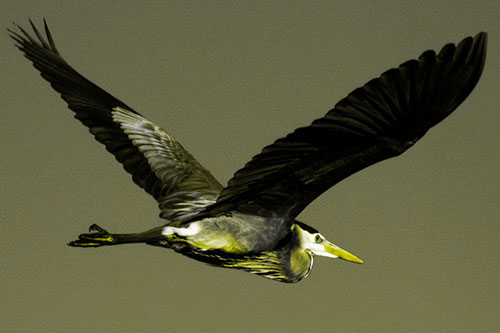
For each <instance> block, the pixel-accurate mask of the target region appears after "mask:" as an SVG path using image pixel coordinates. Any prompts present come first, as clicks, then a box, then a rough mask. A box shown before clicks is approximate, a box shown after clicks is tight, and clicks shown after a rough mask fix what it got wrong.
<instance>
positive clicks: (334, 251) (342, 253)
mask: <svg viewBox="0 0 500 333" xmlns="http://www.w3.org/2000/svg"><path fill="white" fill-rule="evenodd" d="M323 247H324V249H325V252H326V253H328V254H330V255H331V256H335V257H338V258H340V259H344V260H347V261H350V262H354V263H357V264H362V263H363V260H361V259H359V258H358V257H356V256H355V255H354V254H351V253H349V252H347V251H346V250H344V249H342V248H340V247H338V246H337V245H335V244H332V243H330V242H328V241H324V242H323ZM320 255H321V254H320ZM323 255H324V256H326V257H328V255H325V254H323Z"/></svg>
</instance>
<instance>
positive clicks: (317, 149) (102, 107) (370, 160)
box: [9, 21, 486, 282]
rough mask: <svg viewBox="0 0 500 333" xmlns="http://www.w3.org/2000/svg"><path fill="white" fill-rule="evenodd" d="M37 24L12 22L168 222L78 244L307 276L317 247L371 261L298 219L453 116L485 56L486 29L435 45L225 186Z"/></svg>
mask: <svg viewBox="0 0 500 333" xmlns="http://www.w3.org/2000/svg"><path fill="white" fill-rule="evenodd" d="M30 23H31V26H32V28H33V31H34V33H35V35H36V39H35V38H33V37H32V36H31V35H30V34H29V33H27V32H26V31H25V30H24V29H22V28H21V27H19V26H18V28H19V29H20V33H17V32H14V31H12V30H9V32H10V34H11V37H12V38H13V39H14V40H15V42H16V46H17V47H18V48H19V49H20V50H21V51H22V52H23V53H24V55H25V56H26V57H27V58H28V59H29V60H31V61H32V62H33V65H34V67H35V68H37V69H38V70H39V71H40V73H41V75H42V77H43V78H45V79H46V80H47V81H49V82H50V84H51V85H52V87H53V88H54V89H55V90H56V91H58V92H59V93H60V94H61V97H62V98H63V99H64V100H65V101H66V102H67V103H68V107H69V108H70V109H71V110H72V111H74V112H75V118H76V119H78V120H79V121H81V122H82V123H83V124H84V125H85V126H87V127H88V128H89V131H90V133H91V134H92V135H94V137H95V138H96V140H97V141H99V142H100V143H102V144H103V145H104V146H105V147H106V149H107V150H108V151H109V152H110V153H112V154H113V155H114V156H115V158H116V160H117V161H118V162H120V163H121V164H122V165H123V168H124V169H125V171H127V172H128V173H129V174H130V175H131V176H132V179H133V181H134V182H135V183H136V184H137V185H139V186H140V187H141V188H143V189H144V190H145V191H146V192H147V193H149V194H150V195H152V196H153V198H154V199H156V201H157V202H158V205H159V208H160V211H161V213H160V217H161V218H162V219H164V221H165V223H164V225H162V226H160V227H157V228H154V229H151V230H148V231H145V232H140V233H133V234H117V233H109V232H108V231H106V230H105V229H103V228H101V227H99V226H97V225H95V224H94V225H92V226H91V227H90V230H89V233H84V234H81V235H79V237H78V239H77V240H75V241H72V242H70V243H69V245H70V246H74V247H100V246H108V245H118V244H128V243H146V244H148V245H153V246H160V247H166V248H171V249H173V250H175V251H177V252H179V253H181V254H184V255H186V256H188V257H191V258H193V259H196V260H199V261H202V262H205V263H208V264H211V265H214V266H219V267H226V268H236V269H241V270H246V271H249V272H251V273H255V274H258V275H261V276H264V277H267V278H270V279H273V280H276V281H281V282H297V281H300V280H301V279H303V278H304V277H306V276H308V275H309V273H310V271H311V268H312V265H313V256H314V255H319V256H324V257H329V258H341V259H344V260H347V261H350V262H355V263H362V261H361V259H359V258H358V257H356V256H355V255H353V254H351V253H349V252H347V251H345V250H343V249H342V248H340V247H338V246H336V245H335V244H333V243H331V242H329V241H328V240H326V239H325V237H324V236H323V235H321V234H320V233H319V232H318V231H317V230H316V229H314V228H312V227H310V226H308V225H307V224H305V223H302V222H299V221H297V220H296V217H297V216H298V215H299V213H300V212H301V211H302V210H303V209H304V208H305V207H307V205H308V204H309V203H310V202H311V201H313V200H314V199H316V198H317V197H318V196H319V195H321V194H322V193H323V192H324V191H326V190H327V189H329V188H330V187H332V186H333V185H335V184H336V183H338V182H339V181H341V180H342V179H344V178H346V177H348V176H350V175H352V174H353V173H355V172H357V171H359V170H361V169H363V168H365V167H368V166H370V165H372V164H374V163H377V162H379V161H382V160H384V159H387V158H390V157H393V156H397V155H400V154H402V153H403V152H405V151H406V150H407V149H408V148H409V147H411V146H412V145H413V144H414V143H415V142H417V141H418V140H419V139H420V138H421V137H422V136H423V135H424V134H425V133H426V132H427V131H428V130H429V129H430V128H431V127H433V126H434V125H436V124H437V123H439V122H440V121H442V120H443V119H444V118H446V117H447V116H448V115H450V114H451V113H452V112H453V111H454V110H455V109H456V108H457V107H458V105H459V104H460V103H461V102H462V101H463V100H464V99H465V98H466V97H467V96H468V95H469V94H470V93H471V91H472V90H473V88H474V87H475V85H476V83H477V82H478V80H479V78H480V76H481V73H482V70H483V67H484V62H485V56H486V33H483V32H481V33H479V34H477V35H476V36H475V37H474V38H472V37H467V38H465V39H464V40H463V41H462V42H460V43H459V44H458V45H454V44H447V45H445V46H444V47H443V48H442V50H441V51H440V52H439V54H436V53H435V52H434V51H426V52H424V53H423V54H422V55H421V56H420V57H419V58H418V59H415V60H409V61H407V62H405V63H403V64H401V65H400V66H399V67H398V68H394V69H391V70H388V71H386V72H384V73H383V74H382V75H381V76H380V77H378V78H376V79H373V80H371V81H369V82H368V83H367V84H365V85H364V86H362V87H361V88H358V89H356V90H354V91H353V92H351V93H350V94H349V95H348V96H347V97H346V98H344V99H342V100H341V101H339V102H338V103H337V104H336V105H335V107H334V108H333V109H332V110H330V111H329V112H328V113H327V114H326V115H325V116H324V117H323V118H320V119H317V120H315V121H313V122H312V123H311V124H310V125H309V126H306V127H301V128H298V129H296V130H295V131H294V132H292V133H290V134H289V135H287V136H286V137H284V138H280V139H278V140H276V141H275V142H274V143H272V144H270V145H268V146H266V147H264V149H263V150H262V152H261V153H260V154H258V155H256V156H254V157H253V158H252V160H251V161H249V162H248V163H247V164H246V165H245V166H244V167H243V168H241V169H240V170H238V171H237V172H236V173H235V174H234V176H233V177H232V178H231V179H230V181H229V182H228V184H227V186H223V185H221V184H220V183H219V182H218V181H217V180H216V179H215V178H214V177H213V176H212V175H211V174H210V172H209V171H208V170H206V169H205V168H204V167H203V166H202V165H201V164H200V163H199V162H198V161H197V160H196V159H195V158H194V157H193V156H192V155H191V154H190V153H189V152H187V151H186V150H185V149H184V148H183V147H182V145H181V144H180V143H179V142H177V141H176V140H175V138H173V137H172V136H171V135H170V134H168V133H167V132H166V131H164V130H163V129H162V128H160V127H159V126H157V125H156V124H154V123H153V122H151V121H149V120H148V119H146V118H144V117H143V116H142V115H140V114H139V113H138V112H136V111H135V110H134V109H132V108H131V107H130V106H128V105H126V104H125V103H123V102H121V101H120V100H118V99H116V98H115V97H113V96H111V95H110V94H109V93H107V92H106V91H104V90H102V89H101V88H99V87H98V86H96V85H95V84H93V83H92V82H90V81H89V80H87V79H86V78H84V77H83V76H82V75H80V74H79V73H78V72H77V71H76V70H74V69H73V68H72V67H71V66H70V65H69V64H68V63H67V62H66V61H65V60H64V59H63V58H62V56H61V55H60V53H59V51H58V50H57V48H56V46H55V43H54V41H53V39H52V36H51V33H50V31H49V29H48V27H47V24H46V23H45V22H44V28H45V35H46V37H45V38H44V37H43V36H42V34H41V33H40V32H39V31H38V29H37V28H36V27H35V26H34V24H33V23H32V22H31V21H30Z"/></svg>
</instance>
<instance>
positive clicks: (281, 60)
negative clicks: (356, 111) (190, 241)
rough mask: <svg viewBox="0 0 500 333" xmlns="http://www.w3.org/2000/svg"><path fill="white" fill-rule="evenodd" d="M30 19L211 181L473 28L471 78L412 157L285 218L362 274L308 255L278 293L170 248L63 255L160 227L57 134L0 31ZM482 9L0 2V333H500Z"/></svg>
mask: <svg viewBox="0 0 500 333" xmlns="http://www.w3.org/2000/svg"><path fill="white" fill-rule="evenodd" d="M28 17H31V18H32V19H33V20H34V22H35V23H36V24H37V25H38V26H40V25H41V24H42V18H43V17H45V18H46V19H47V21H48V23H49V25H50V28H51V30H52V33H53V36H54V39H55V41H56V44H57V46H58V49H59V51H60V52H61V53H62V54H63V56H64V57H65V59H66V60H67V61H68V62H69V63H70V64H71V65H72V66H73V67H74V68H76V69H77V70H78V71H80V72H81V73H82V74H83V75H85V76H86V77H87V78H88V79H90V80H91V81H93V82H95V83H96V84H98V85H99V86H101V87H103V88H104V89H106V90H107V91H108V92H110V93H111V94H113V95H114V96H116V97H117V98H119V99H121V100H123V101H124V102H125V103H127V104H129V105H131V106H132V107H134V108H135V109H136V110H138V111H139V112H141V113H142V114H143V115H144V116H146V117H147V118H149V119H150V120H152V121H154V122H155V123H157V124H158V125H160V126H162V127H163V128H164V129H165V130H167V131H169V132H170V133H171V134H172V135H174V136H175V137H176V138H177V139H178V140H179V141H180V142H181V143H182V144H183V145H184V146H185V147H186V148H187V149H188V150H189V151H190V152H191V153H192V154H193V155H194V156H195V157H196V158H198V160H199V161H200V162H201V163H202V164H204V165H205V166H206V167H207V168H208V169H209V170H211V171H212V172H213V174H214V175H215V176H216V177H217V178H218V179H219V180H220V181H221V182H223V183H225V182H227V180H228V179H229V178H230V177H231V175H232V174H233V173H234V172H235V171H236V170H237V169H238V168H240V167H241V166H243V165H244V163H245V162H246V161H248V160H249V159H250V158H251V157H252V156H253V155H254V154H256V153H258V152H259V151H260V149H261V148H262V147H263V146H264V145H266V144H269V143H271V142H272V141H274V140H275V139H277V138H278V137H281V136H284V135H286V134H287V133H289V132H290V131H292V130H293V129H295V128H296V127H299V126H305V125H307V124H309V123H310V122H311V121H312V120H313V119H315V118H318V117H322V116H323V115H324V114H325V113H326V112H327V111H328V110H329V109H330V108H331V107H332V106H333V105H334V104H335V103H336V102H337V101H338V100H339V99H341V98H343V97H344V96H346V95H347V94H348V93H349V92H350V91H351V90H353V89H355V88H357V87H359V86H361V85H362V84H364V83H365V82H367V81H368V80H370V79H371V78H373V77H376V76H378V75H379V74H380V73H382V72H383V71H385V70H387V69H389V68H391V67H395V66H397V65H399V64H400V63H402V62H404V61H406V60H408V59H411V58H415V57H418V56H419V55H420V54H421V53H422V52H423V51H425V50H427V49H440V48H441V47H442V46H443V45H444V44H446V43H448V42H454V43H456V42H459V41H460V40H461V39H463V38H464V37H466V36H470V35H475V34H476V33H477V32H479V31H487V32H489V46H488V55H487V60H486V67H485V69H484V73H483V76H482V78H481V80H480V81H479V84H478V85H477V87H476V89H475V90H474V91H473V92H472V94H471V95H470V97H469V98H468V99H467V100H466V101H465V102H464V103H463V104H462V105H461V106H460V107H459V109H458V110H457V111H456V112H455V113H454V114H452V115H451V116H450V117H449V118H448V119H446V120H445V121H444V122H443V123H441V124H439V125H438V126H437V127H435V128H434V129H432V130H431V131H430V132H429V133H428V134H427V135H426V136H425V137H424V138H423V139H422V140H421V141H420V142H419V143H418V144H417V145H416V146H415V147H413V148H411V149H410V150H409V151H408V152H406V153H405V154H404V155H402V156H401V157H398V158H394V159H391V160H387V161H384V162H381V163H379V164H377V165H375V166H373V167H370V168H368V169H366V170H364V171H362V172H359V173H358V174H356V175H354V176H352V177H350V178H349V179H347V180H345V181H343V182H341V183H340V184H338V185H337V186H335V187H334V188H332V189H331V190H330V191H328V192H327V193H325V194H324V195H323V196H321V197H320V198H319V199H318V200H316V201H315V202H314V203H313V204H311V205H310V206H309V207H308V208H307V209H306V210H305V211H304V212H303V213H302V214H301V215H300V216H299V220H301V221H304V222H306V223H308V224H310V225H312V226H314V227H316V228H317V229H319V230H320V231H321V232H322V233H323V234H324V235H325V236H326V237H327V238H328V239H330V240H332V241H333V242H334V243H336V244H338V245H339V246H342V247H344V248H346V249H348V250H349V251H352V252H353V253H355V254H357V255H359V256H360V257H361V258H362V259H363V260H364V261H365V264H364V265H354V264H351V263H347V262H343V261H340V260H331V259H326V258H316V261H315V265H314V268H313V271H312V274H311V275H310V276H309V277H308V278H307V279H305V280H303V281H302V282H300V283H298V284H292V285H289V284H283V283H278V282H274V281H271V280H266V279H263V278H260V277H257V276H254V275H251V274H248V273H244V272H241V271H236V270H227V269H220V268H212V267H209V266H207V265H205V264H202V263H200V262H196V261H194V260H191V259H189V258H186V257H183V256H181V255H179V254H176V253H175V252H173V251H170V250H166V249H161V248H154V247H148V246H144V245H128V246H117V247H110V248H99V249H75V248H70V247H67V246H66V243H67V242H69V241H71V240H73V239H75V237H77V236H78V234H80V233H82V232H86V230H87V228H88V226H89V225H90V224H92V223H97V224H99V225H101V226H102V227H104V228H106V229H108V230H109V231H111V232H136V231H142V230H145V229H148V228H151V227H155V226H157V225H160V224H161V223H162V221H160V219H159V218H158V208H157V206H156V202H155V201H154V200H153V199H152V198H150V197H149V196H148V195H147V194H146V193H145V192H143V191H142V190H141V189H140V188H138V187H137V186H136V185H135V184H134V183H133V182H132V181H131V179H130V176H129V175H128V174H126V173H125V172H124V171H123V170H122V168H121V166H120V165H119V164H118V163H117V162H116V161H115V160H114V159H113V157H112V156H111V155H110V154H108V153H107V152H106V151H105V149H104V148H103V147H102V146H101V145H100V144H98V143H97V142H96V141H94V139H93V138H92V137H91V135H89V134H88V133H87V129H86V128H84V127H83V126H82V125H81V124H80V123H79V122H78V121H76V120H74V119H73V118H72V112H70V111H69V110H68V109H67V108H66V105H65V103H64V102H63V101H62V100H61V99H60V98H59V96H58V95H57V94H56V93H55V92H54V91H53V90H52V89H51V88H50V86H49V85H48V83H47V82H45V81H44V80H42V79H41V78H40V76H39V75H38V72H37V71H35V70H34V69H33V68H32V66H31V64H30V63H29V62H28V61H27V60H26V59H24V58H23V56H22V54H21V53H20V52H19V51H18V50H17V49H15V48H14V46H13V43H12V41H11V40H10V39H9V37H8V36H7V32H6V31H5V30H4V29H5V28H8V27H10V28H12V27H13V25H12V21H15V22H16V23H18V24H20V25H22V26H23V27H25V28H27V27H28V26H29V25H28ZM499 18H500V2H499V1H481V0H477V1H456V0H454V1H399V0H398V1H352V2H351V1H302V2H297V1H81V0H79V1H27V2H26V1H20V0H15V1H12V0H3V1H2V2H1V4H0V27H2V33H1V35H0V43H1V45H0V50H1V51H0V53H1V57H0V58H1V60H0V73H1V77H0V85H1V89H0V101H1V102H2V108H1V111H0V112H1V121H0V134H1V140H0V146H1V163H0V168H1V169H0V181H1V184H0V198H1V199H0V200H1V201H0V206H1V209H0V214H1V217H0V220H1V233H2V237H1V238H2V240H1V242H0V254H1V269H0V286H1V288H0V290H1V291H0V293H1V297H0V327H2V329H1V330H2V331H4V332H68V331H72V332H90V331H96V330H98V331H109V332H140V331H142V332H145V331H151V332H152V331H169V332H188V331H189V332H209V331H212V332H256V331H260V332H305V331H309V332H333V331H334V330H335V331H338V332H360V331H361V332H492V331H496V330H498V327H500V316H499V309H500V263H499V258H500V250H499V244H500V226H499V217H500V208H499V198H500V194H499V191H500V171H499V170H500V169H499V167H498V166H499V164H500V144H499V143H500V131H499V128H500V103H499V100H500V80H499V77H500V70H499V69H500V49H499V47H500V23H499Z"/></svg>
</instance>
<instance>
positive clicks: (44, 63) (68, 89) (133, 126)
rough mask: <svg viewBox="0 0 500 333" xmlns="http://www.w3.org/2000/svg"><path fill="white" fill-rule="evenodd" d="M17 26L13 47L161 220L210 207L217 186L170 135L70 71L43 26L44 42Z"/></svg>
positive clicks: (183, 216) (46, 28)
mask: <svg viewBox="0 0 500 333" xmlns="http://www.w3.org/2000/svg"><path fill="white" fill-rule="evenodd" d="M30 23H31V26H32V28H33V31H34V33H35V35H36V37H37V38H38V40H36V39H34V38H33V37H32V36H30V35H29V34H28V33H27V32H26V31H25V30H24V29H22V28H21V27H19V26H18V28H19V29H20V31H21V33H16V32H14V31H12V30H9V32H10V34H11V37H12V38H13V39H14V40H15V41H16V46H17V47H18V48H19V49H20V50H21V51H22V52H23V53H24V55H25V56H26V58H28V59H29V60H31V61H32V62H33V66H34V67H35V68H36V69H38V70H39V71H40V74H41V76H42V77H43V78H44V79H46V80H47V81H49V83H50V84H51V86H52V87H53V88H54V89H55V90H56V91H57V92H59V93H60V94H61V96H62V98H63V99H64V100H65V101H66V102H67V103H68V107H69V108H70V109H71V110H73V111H74V112H75V113H76V114H75V118H76V119H78V120H80V121H81V122H82V123H83V124H84V125H85V126H87V127H88V128H89V130H90V133H92V134H93V135H94V137H95V138H96V140H97V141H99V142H101V143H102V144H104V145H105V146H106V149H107V150H108V151H109V152H110V153H112V154H113V155H115V158H116V159H117V160H118V162H120V163H121V164H122V165H123V167H124V169H125V170H126V171H127V172H128V173H130V174H131V175H132V179H133V180H134V182H135V183H136V184H137V185H139V186H140V187H142V188H143V189H144V190H145V191H146V192H148V193H149V194H151V195H152V196H153V197H154V198H155V199H156V200H157V201H158V203H159V205H160V209H161V211H162V212H161V215H160V216H161V217H163V218H165V219H167V220H169V222H171V223H172V222H180V221H182V220H184V219H186V218H189V217H191V216H193V215H196V214H197V213H198V212H199V211H201V210H203V209H204V208H205V206H207V205H209V204H212V203H214V202H215V200H216V198H217V197H218V195H219V193H220V191H221V190H222V185H220V183H219V182H217V180H216V179H215V178H214V177H213V176H212V175H211V174H210V173H209V172H208V171H207V170H206V169H205V168H203V167H202V166H201V165H200V164H199V163H198V162H197V161H196V160H195V159H194V158H193V156H191V154H189V153H188V152H187V151H186V150H185V149H184V148H183V147H182V146H181V145H180V144H179V143H178V142H177V141H176V140H175V139H174V138H173V137H172V136H171V135H169V134H168V133H166V132H165V131H163V130H162V129H161V128H159V127H158V126H156V125H155V124H153V123H152V122H150V121H149V120H147V119H145V118H143V117H142V116H141V115H140V114H138V113H137V112H135V111H134V110H133V109H132V108H131V107H129V106H127V105H126V104H124V103H122V102H121V101H119V100H118V99H116V98H114V97H113V96H111V95H110V94H108V93H107V92H105V91H104V90H102V89H101V88H99V87H98V86H96V85H95V84H93V83H92V82H90V81H89V80H87V79H86V78H85V77H83V76H82V75H80V74H79V73H78V72H77V71H75V70H74V69H73V68H72V67H71V66H70V65H69V64H68V63H67V62H66V61H65V60H64V59H63V58H62V56H61V55H60V54H59V51H58V50H57V48H56V46H55V44H54V41H53V39H52V36H51V34H50V32H49V29H48V27H47V24H46V22H45V21H44V27H45V34H46V36H47V40H45V39H44V38H43V37H42V35H41V34H40V32H39V31H38V30H37V28H36V27H35V26H34V25H33V23H32V22H31V20H30Z"/></svg>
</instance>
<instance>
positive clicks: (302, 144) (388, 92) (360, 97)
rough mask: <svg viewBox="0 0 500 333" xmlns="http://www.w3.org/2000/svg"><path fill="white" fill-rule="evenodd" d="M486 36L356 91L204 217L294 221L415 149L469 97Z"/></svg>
mask: <svg viewBox="0 0 500 333" xmlns="http://www.w3.org/2000/svg"><path fill="white" fill-rule="evenodd" d="M486 39H487V34H486V33H484V32H481V33H479V34H477V35H476V36H475V37H474V38H471V37H468V38H465V39H464V40H463V41H462V42H460V43H459V44H458V45H457V46H455V45H454V44H447V45H445V46H444V47H443V49H442V50H441V52H440V53H439V54H438V55H436V54H435V52H434V51H426V52H424V53H423V54H422V55H421V56H420V57H419V59H418V60H410V61H407V62H405V63H403V64H402V65H400V66H399V67H398V68H395V69H391V70H388V71H387V72H385V73H383V74H382V75H381V76H380V77H379V78H376V79H373V80H371V81H369V82H368V83H367V84H365V85H364V86H363V87H361V88H358V89H356V90H354V91H353V92H352V93H350V94H349V95H348V96H347V97H346V98H344V99H342V100H341V101H340V102H338V103H337V104H336V105H335V107H334V108H333V109H332V110H330V111H329V112H328V113H327V114H326V115H325V116H324V117H323V118H321V119H317V120H315V121H313V123H312V124H311V125H310V126H308V127H303V128H298V129H297V130H295V131H294V132H293V133H291V134H289V135H288V136H286V137H284V138H281V139H279V140H277V141H276V142H274V143H273V144H271V145H269V146H267V147H265V148H264V149H263V150H262V152H261V153H260V154H258V155H256V156H255V157H253V159H252V160H251V161H250V162H248V163H247V164H246V165H245V167H244V168H242V169H240V170H239V171H237V172H236V173H235V175H234V176H233V178H232V179H231V180H230V181H229V183H228V186H227V187H226V188H225V189H224V190H223V191H222V193H221V196H220V197H219V199H218V200H217V202H216V203H215V204H214V205H212V206H209V207H207V209H206V211H205V212H204V213H205V214H208V215H218V214H221V213H223V212H227V211H231V210H238V211H240V212H243V213H249V214H257V215H260V216H283V217H285V218H286V220H291V219H293V218H295V217H296V216H297V215H298V214H299V213H300V212H301V211H302V210H303V209H304V208H305V207H306V206H307V205H308V204H309V203H310V202H311V201H313V200H314V199H315V198H317V197H318V196H319V195H320V194H321V193H323V192H324V191H326V190H327V189H328V188H330V187H331V186H333V185H335V184H336V183H337V182H339V181H341V180H342V179H344V178H346V177H348V176H350V175H352V174H353V173H355V172H357V171H359V170H361V169H363V168H366V167H367V166H369V165H372V164H374V163H376V162H379V161H381V160H384V159H387V158H389V157H393V156H397V155H399V154H401V153H403V152H404V151H405V150H407V149H408V148H409V147H411V146H412V145H413V144H414V143H415V142H416V141H417V140H418V139H420V138H421V137H422V136H423V135H424V134H425V133H426V132H427V131H428V130H429V129H430V128H431V127H432V126H434V125H436V124H437V123H439V122H440V121H441V120H443V119H444V118H446V117H447V116H448V115H449V114H450V113H451V112H452V111H453V110H455V109H456V108H457V107H458V105H460V103H462V102H463V100H464V99H465V98H466V97H467V96H468V95H469V94H470V92H471V91H472V89H473V88H474V86H475V85H476V83H477V82H478V80H479V77H480V76H481V72H482V70H483V66H484V62H485V56H486Z"/></svg>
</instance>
